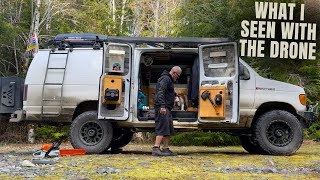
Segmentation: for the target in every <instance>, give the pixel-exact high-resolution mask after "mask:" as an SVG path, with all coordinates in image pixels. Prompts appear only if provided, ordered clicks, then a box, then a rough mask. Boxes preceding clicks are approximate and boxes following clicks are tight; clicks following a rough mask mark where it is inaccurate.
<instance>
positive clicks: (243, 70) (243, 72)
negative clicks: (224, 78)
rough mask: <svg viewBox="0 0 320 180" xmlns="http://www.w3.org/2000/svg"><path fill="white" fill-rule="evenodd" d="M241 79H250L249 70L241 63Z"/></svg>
mask: <svg viewBox="0 0 320 180" xmlns="http://www.w3.org/2000/svg"><path fill="white" fill-rule="evenodd" d="M239 77H240V80H249V79H250V73H249V70H248V69H247V68H246V67H245V66H244V65H243V64H241V63H240V64H239Z"/></svg>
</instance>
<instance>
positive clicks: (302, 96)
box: [299, 94, 307, 106]
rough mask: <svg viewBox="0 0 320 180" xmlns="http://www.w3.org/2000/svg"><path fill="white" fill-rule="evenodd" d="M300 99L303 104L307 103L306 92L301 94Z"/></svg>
mask: <svg viewBox="0 0 320 180" xmlns="http://www.w3.org/2000/svg"><path fill="white" fill-rule="evenodd" d="M299 100H300V103H301V104H302V105H304V106H305V105H307V97H306V95H305V94H300V95H299Z"/></svg>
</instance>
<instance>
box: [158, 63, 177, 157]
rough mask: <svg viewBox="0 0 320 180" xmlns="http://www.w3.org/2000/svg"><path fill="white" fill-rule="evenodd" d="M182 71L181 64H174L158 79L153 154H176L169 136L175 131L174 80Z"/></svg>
mask: <svg viewBox="0 0 320 180" xmlns="http://www.w3.org/2000/svg"><path fill="white" fill-rule="evenodd" d="M181 72H182V70H181V68H180V67H179V66H174V67H173V68H172V69H171V71H170V72H168V71H166V70H165V71H163V73H162V74H161V77H160V78H159V79H158V82H157V86H156V93H155V99H154V103H155V105H154V107H155V108H154V109H155V133H156V141H155V144H154V147H153V148H152V155H153V156H172V155H174V154H173V153H172V151H171V150H170V149H169V136H171V135H173V133H174V128H173V122H172V115H171V109H172V108H173V104H174V98H175V93H174V85H173V82H174V81H176V80H177V79H178V78H179V77H180V75H181ZM161 142H162V143H163V147H162V151H161V149H160V144H161Z"/></svg>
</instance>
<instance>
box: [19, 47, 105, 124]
mask: <svg viewBox="0 0 320 180" xmlns="http://www.w3.org/2000/svg"><path fill="white" fill-rule="evenodd" d="M49 52H50V51H49V50H40V51H39V53H37V55H36V56H35V58H34V59H33V61H32V63H31V65H30V67H29V70H28V73H27V76H26V79H25V84H27V85H28V92H27V101H24V102H23V105H24V106H23V110H25V112H26V119H28V120H38V119H39V117H40V116H39V115H41V105H42V98H43V97H42V89H43V84H44V79H45V74H46V69H47V63H48V56H49ZM102 59H103V51H102V50H93V49H91V48H90V49H83V48H82V49H73V51H72V52H70V53H69V57H68V62H67V67H66V69H65V71H66V72H65V77H64V85H63V102H62V108H63V109H64V110H66V109H71V110H74V109H75V108H76V107H77V105H78V104H79V103H81V102H83V101H88V100H95V101H96V100H97V99H98V94H99V77H100V76H101V72H102ZM62 60H63V59H62V58H59V57H58V58H56V59H51V60H50V64H49V66H51V67H61V66H62V64H63V62H61V61H62ZM61 74H62V71H61V70H60V71H59V70H55V71H54V70H53V71H50V72H48V74H47V78H46V79H47V80H46V81H47V82H53V81H55V80H56V79H59V78H61ZM57 81H59V80H57ZM46 88H48V89H46V90H45V92H46V93H48V94H46V95H47V98H48V97H50V98H52V99H55V98H59V96H60V95H59V94H60V88H59V87H57V86H51V85H46ZM46 105H47V106H44V112H45V113H56V111H57V109H59V108H60V107H59V106H57V105H56V106H54V105H53V106H50V103H46ZM64 113H67V112H64V111H62V114H64ZM72 113H73V112H72Z"/></svg>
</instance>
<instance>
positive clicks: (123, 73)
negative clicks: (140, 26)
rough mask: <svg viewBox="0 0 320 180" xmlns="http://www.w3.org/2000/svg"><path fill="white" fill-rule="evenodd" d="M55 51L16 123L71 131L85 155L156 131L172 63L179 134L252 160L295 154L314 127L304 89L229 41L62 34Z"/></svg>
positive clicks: (36, 72)
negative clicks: (176, 74)
mask: <svg viewBox="0 0 320 180" xmlns="http://www.w3.org/2000/svg"><path fill="white" fill-rule="evenodd" d="M51 44H53V45H54V46H53V47H52V48H48V49H41V50H40V51H39V53H38V54H37V55H36V56H35V58H34V59H33V60H32V62H31V65H30V67H29V70H28V73H27V76H26V79H25V84H24V99H23V107H22V109H21V110H17V111H16V112H15V113H14V114H13V115H12V118H11V120H10V121H11V122H20V121H22V120H23V121H30V122H31V121H33V122H34V121H37V122H39V123H45V122H59V123H63V122H65V123H71V129H70V141H71V143H72V145H73V146H74V147H75V148H84V149H86V150H87V152H88V153H101V152H104V151H106V150H108V149H109V148H119V147H123V146H125V145H127V144H128V143H129V142H130V140H131V138H132V135H133V133H134V132H137V131H150V132H152V131H154V103H153V98H154V93H155V85H156V82H157V79H158V78H159V77H160V74H161V73H162V72H163V70H170V68H171V67H173V66H175V65H178V66H180V67H181V68H182V74H181V76H180V78H179V80H178V81H177V82H176V83H175V92H176V94H177V96H176V99H177V103H176V106H175V107H174V109H173V111H172V114H173V120H174V122H173V123H174V128H175V129H176V130H177V131H190V130H197V129H201V130H213V131H225V132H228V133H231V134H233V135H236V136H239V137H240V140H241V142H242V145H243V147H244V149H246V150H247V151H248V152H249V153H261V154H273V155H289V154H292V153H294V152H295V151H297V150H298V149H299V147H300V146H301V144H302V141H303V126H304V125H305V124H309V123H310V122H312V121H314V120H315V119H316V118H315V113H314V112H312V111H314V110H315V109H316V108H314V107H311V108H309V109H311V110H312V111H310V110H309V111H307V108H306V95H305V92H304V90H303V88H301V87H298V86H295V85H291V84H288V83H284V82H279V81H275V80H270V79H265V78H263V77H261V76H259V75H258V74H257V73H256V72H255V71H254V70H253V69H252V68H251V67H250V66H249V65H248V64H247V63H245V62H244V61H243V60H241V59H240V58H238V54H237V44H236V43H233V42H228V41H227V39H215V38H132V37H107V36H103V35H96V34H61V35H58V36H56V39H55V40H54V41H52V42H51ZM217 97H219V98H217Z"/></svg>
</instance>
